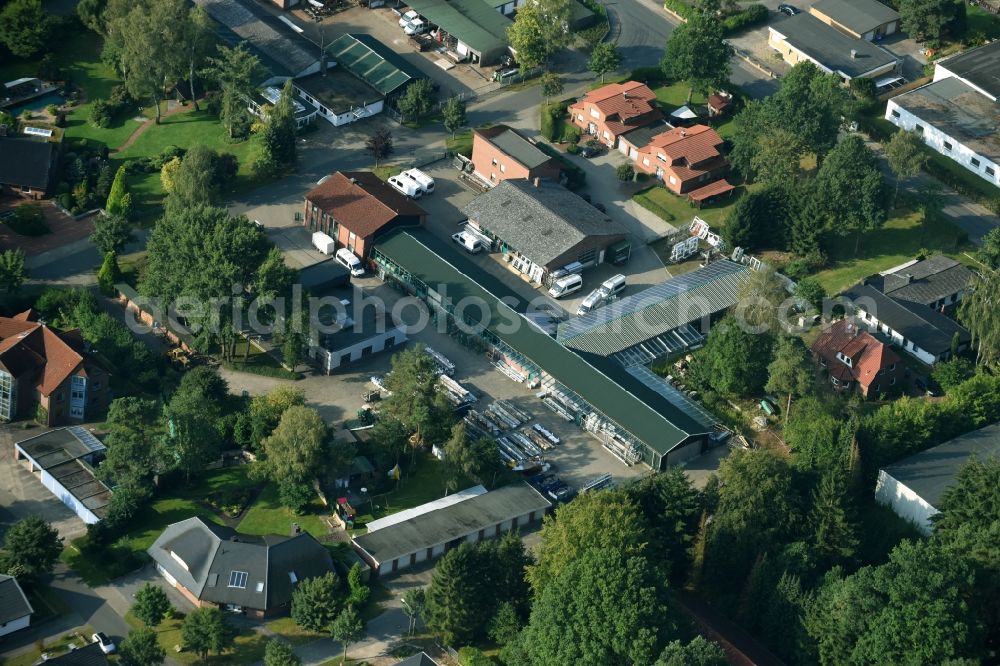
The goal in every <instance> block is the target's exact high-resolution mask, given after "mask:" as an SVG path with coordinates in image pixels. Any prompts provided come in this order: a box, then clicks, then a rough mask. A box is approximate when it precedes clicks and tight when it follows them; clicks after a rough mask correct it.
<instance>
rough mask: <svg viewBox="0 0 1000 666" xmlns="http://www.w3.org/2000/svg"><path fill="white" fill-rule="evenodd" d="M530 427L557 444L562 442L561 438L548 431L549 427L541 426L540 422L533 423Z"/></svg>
mask: <svg viewBox="0 0 1000 666" xmlns="http://www.w3.org/2000/svg"><path fill="white" fill-rule="evenodd" d="M531 429H532V430H534V431H535V432H537V433H538V434H539V435H541V436H542V437H544V438H545V439H547V440H549V441H550V442H552V443H553V444H555V445H557V446H558V445H559V444H560V443H561V442H562V440H561V439H559V438H558V437H556V436H555V435H554V434H552V432H550V431H549V429H548V428H546V427H545V426H543V425H542V424H541V423H536V424H535V425H533V426H531Z"/></svg>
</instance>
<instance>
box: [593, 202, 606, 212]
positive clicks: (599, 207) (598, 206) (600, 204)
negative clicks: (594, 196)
mask: <svg viewBox="0 0 1000 666" xmlns="http://www.w3.org/2000/svg"><path fill="white" fill-rule="evenodd" d="M594 208H596V209H597V210H599V211H601V212H602V213H607V212H608V209H607V208H605V206H604V204H602V203H600V202H598V203H595V204H594Z"/></svg>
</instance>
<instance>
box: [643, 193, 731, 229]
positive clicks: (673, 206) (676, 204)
mask: <svg viewBox="0 0 1000 666" xmlns="http://www.w3.org/2000/svg"><path fill="white" fill-rule="evenodd" d="M742 190H743V188H742V187H741V188H737V190H736V191H735V192H734V193H733V195H732V196H730V197H729V198H728V199H723V200H722V201H719V202H716V203H713V204H707V205H705V206H702V207H701V208H698V207H696V206H694V205H692V204H691V203H690V202H689V201H688V200H687V199H685V198H683V197H680V196H677V195H676V194H674V193H672V192H670V191H669V190H667V188H665V187H663V186H661V185H654V186H653V187H650V188H647V189H645V190H641V191H639V192H636V193H635V194H634V195H632V200H633V201H635V202H636V203H637V204H639V205H640V206H642V207H643V208H645V209H646V210H648V211H650V212H651V213H653V214H654V215H657V216H659V217H661V218H662V219H664V220H666V221H667V222H670V223H672V224H673V223H675V222H676V223H677V224H676V225H675V226H680V225H687V224H688V223H690V222H691V220H693V219H694V217H695V215H697V216H698V217H700V218H701V219H703V220H705V221H706V222H708V223H709V224H710V225H712V227H713V228H714V229H715V230H716V231H718V230H719V229H720V228H721V227H722V223H723V222H724V221H725V220H726V217H727V216H728V215H729V211H730V210H731V209H732V207H733V205H734V204H735V203H736V200H737V199H738V198H739V197H740V195H741V194H742Z"/></svg>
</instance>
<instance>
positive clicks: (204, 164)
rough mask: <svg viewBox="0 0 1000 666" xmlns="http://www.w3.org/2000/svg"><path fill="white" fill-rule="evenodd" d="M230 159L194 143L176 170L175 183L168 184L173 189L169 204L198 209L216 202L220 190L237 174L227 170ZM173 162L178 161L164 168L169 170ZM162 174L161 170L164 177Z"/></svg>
mask: <svg viewBox="0 0 1000 666" xmlns="http://www.w3.org/2000/svg"><path fill="white" fill-rule="evenodd" d="M174 159H177V158H174ZM226 161H227V160H225V159H224V158H223V156H221V155H219V154H218V153H217V152H215V151H214V150H212V149H211V148H208V147H206V146H204V145H200V144H196V145H194V146H192V147H191V148H190V150H188V151H187V152H186V153H185V154H184V157H183V159H181V160H180V161H179V162H178V163H177V166H176V168H174V169H173V174H172V176H171V178H170V181H171V186H170V187H169V188H166V187H165V189H167V190H168V192H169V195H168V197H167V205H168V206H174V207H182V208H195V207H197V206H210V205H212V204H214V203H215V202H216V201H217V200H218V198H219V192H220V191H221V190H222V188H223V187H225V186H226V185H228V184H229V181H230V180H231V178H232V176H233V175H235V174H228V173H225V170H226ZM171 164H174V162H173V161H171V162H168V163H167V164H165V165H164V166H163V169H164V170H166V169H167V168H168V166H170V165H171ZM162 175H163V174H162V173H161V177H162ZM164 185H166V183H164Z"/></svg>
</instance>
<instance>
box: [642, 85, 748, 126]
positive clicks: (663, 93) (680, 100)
mask: <svg viewBox="0 0 1000 666" xmlns="http://www.w3.org/2000/svg"><path fill="white" fill-rule="evenodd" d="M689 90H690V87H689V86H688V84H687V82H686V81H678V82H676V83H670V84H667V85H662V86H659V87H656V88H653V93H654V94H655V95H656V100H657V101H658V102H659V103H660V108H662V109H663V112H664V113H665V114H667V115H669V114H670V113H672V112H674V111H676V110H677V109H679V108H680V107H682V106H691V109H692V110H693V111H695V112H698V111H699V110H701V111H704V107H705V105H706V104H707V103H708V101H707V99H706V98H705V96H704V95H702V94H701V93H699V92H696V93H694V94H693V95H692V96H691V101H690V102H688V101H687V98H688V91H689ZM699 107H701V108H700V109H699ZM699 122H707V123H708V124H709V125H710V126H712V127H713V128H715V131H716V132H718V133H719V136H721V137H722V138H723V139H728V138H730V137H732V135H733V118H732V114H729V115H727V116H725V117H724V118H722V119H721V120H716V119H714V118H713V119H704V120H703V121H699Z"/></svg>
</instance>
